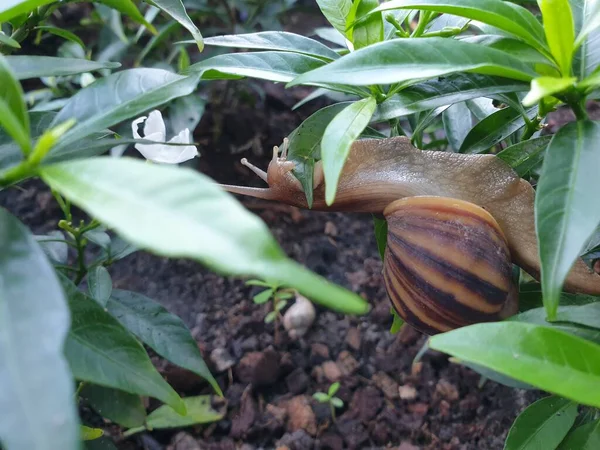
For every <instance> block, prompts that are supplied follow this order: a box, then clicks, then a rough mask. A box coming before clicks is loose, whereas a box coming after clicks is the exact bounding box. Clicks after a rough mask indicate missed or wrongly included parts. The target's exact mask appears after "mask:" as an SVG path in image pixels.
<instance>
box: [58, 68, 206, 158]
mask: <svg viewBox="0 0 600 450" xmlns="http://www.w3.org/2000/svg"><path fill="white" fill-rule="evenodd" d="M197 83H198V78H197V77H196V76H192V77H184V76H181V75H176V74H174V73H171V72H169V71H166V70H161V69H130V70H124V71H122V72H118V73H114V74H112V75H109V76H108V77H105V78H102V79H100V80H98V81H96V82H95V83H93V84H91V85H90V86H88V87H87V88H85V89H82V90H81V91H79V92H78V93H77V94H75V95H74V96H73V97H71V99H70V100H69V102H68V103H67V104H66V105H65V107H64V108H63V109H62V110H61V111H60V112H59V113H58V114H57V115H56V117H55V118H54V121H53V122H52V124H53V125H55V124H58V123H61V122H65V121H67V120H69V119H75V120H77V125H75V127H73V128H72V129H71V130H70V131H69V132H68V133H66V134H65V135H64V136H63V137H62V139H61V140H60V142H59V144H58V145H57V148H55V149H54V152H59V151H60V150H59V149H61V148H64V146H66V145H68V144H72V143H74V142H77V141H80V140H81V139H82V138H84V137H86V136H89V135H90V134H91V133H94V132H97V131H101V130H103V129H105V128H108V127H110V126H112V125H115V124H117V123H119V122H122V121H124V120H127V119H130V118H132V117H135V116H137V115H138V114H142V113H143V112H145V111H148V110H150V109H152V108H155V107H157V106H159V105H162V104H163V103H167V102H169V101H170V100H172V99H174V98H177V97H182V96H184V95H188V94H191V93H192V92H193V91H194V89H195V88H196V85H197Z"/></svg>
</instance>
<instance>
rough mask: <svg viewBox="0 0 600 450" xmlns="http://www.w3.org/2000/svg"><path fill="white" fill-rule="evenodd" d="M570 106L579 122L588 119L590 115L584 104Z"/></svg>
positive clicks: (578, 103)
mask: <svg viewBox="0 0 600 450" xmlns="http://www.w3.org/2000/svg"><path fill="white" fill-rule="evenodd" d="M569 106H570V107H571V109H572V110H573V112H574V113H575V117H577V120H586V119H587V118H588V115H587V112H586V110H585V106H584V103H583V102H581V101H575V102H572V103H569Z"/></svg>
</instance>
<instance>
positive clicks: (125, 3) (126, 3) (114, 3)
mask: <svg viewBox="0 0 600 450" xmlns="http://www.w3.org/2000/svg"><path fill="white" fill-rule="evenodd" d="M95 1H96V2H98V3H102V4H104V5H106V6H109V7H110V8H113V9H116V10H117V11H119V12H120V13H122V14H124V15H126V16H127V17H129V18H130V19H132V20H134V21H136V22H137V23H139V24H142V25H144V26H145V27H146V28H148V29H149V30H150V31H151V32H152V33H156V29H155V28H154V26H153V25H152V24H151V23H149V22H148V21H147V20H146V19H145V18H144V16H143V15H142V13H141V12H140V11H139V9H138V8H137V6H135V3H134V2H132V1H131V0H95Z"/></svg>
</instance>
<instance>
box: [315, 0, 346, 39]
mask: <svg viewBox="0 0 600 450" xmlns="http://www.w3.org/2000/svg"><path fill="white" fill-rule="evenodd" d="M317 4H318V5H319V8H320V9H321V12H322V13H323V15H324V16H325V18H326V19H327V20H328V21H329V23H330V24H331V25H333V28H335V29H336V30H338V31H339V32H340V33H342V34H343V35H344V36H345V35H346V18H347V17H348V14H349V13H350V9H351V8H352V0H317Z"/></svg>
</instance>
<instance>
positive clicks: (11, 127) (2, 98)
mask: <svg viewBox="0 0 600 450" xmlns="http://www.w3.org/2000/svg"><path fill="white" fill-rule="evenodd" d="M23 95H24V94H23V88H22V87H21V85H20V84H19V82H18V81H17V80H16V77H15V74H14V71H13V70H12V69H11V67H10V66H9V65H8V64H7V60H6V58H5V57H4V56H2V55H0V129H1V128H4V129H5V130H6V132H7V133H8V134H9V135H10V136H12V138H13V139H14V140H15V141H16V142H17V143H18V144H19V146H20V147H21V149H22V150H23V152H24V153H25V154H29V152H30V151H31V141H30V139H31V138H30V131H29V115H28V114H27V106H26V105H25V100H24V98H23Z"/></svg>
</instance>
